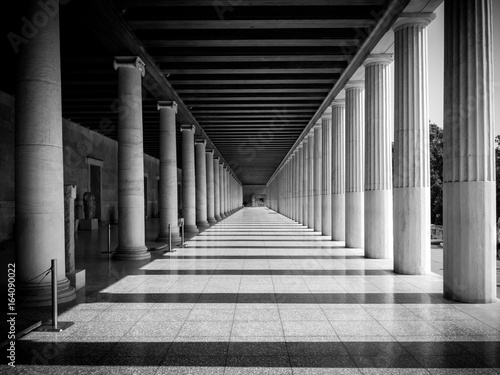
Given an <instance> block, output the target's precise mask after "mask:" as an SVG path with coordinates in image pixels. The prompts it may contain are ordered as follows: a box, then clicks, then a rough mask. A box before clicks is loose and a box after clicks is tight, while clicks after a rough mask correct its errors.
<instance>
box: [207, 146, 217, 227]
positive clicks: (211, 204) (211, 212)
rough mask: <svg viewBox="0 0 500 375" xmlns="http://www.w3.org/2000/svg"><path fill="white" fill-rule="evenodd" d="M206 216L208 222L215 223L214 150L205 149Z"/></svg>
mask: <svg viewBox="0 0 500 375" xmlns="http://www.w3.org/2000/svg"><path fill="white" fill-rule="evenodd" d="M205 152H206V155H205V156H206V164H207V167H206V169H207V216H208V222H209V223H210V224H215V223H217V220H215V181H214V150H210V149H207V150H205Z"/></svg>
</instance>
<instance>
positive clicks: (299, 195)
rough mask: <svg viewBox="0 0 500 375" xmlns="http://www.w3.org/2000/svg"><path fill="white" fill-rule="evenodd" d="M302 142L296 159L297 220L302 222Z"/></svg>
mask: <svg viewBox="0 0 500 375" xmlns="http://www.w3.org/2000/svg"><path fill="white" fill-rule="evenodd" d="M303 177H304V143H301V144H300V145H299V151H298V159H297V222H299V223H300V224H304V183H303Z"/></svg>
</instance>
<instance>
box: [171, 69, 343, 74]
mask: <svg viewBox="0 0 500 375" xmlns="http://www.w3.org/2000/svg"><path fill="white" fill-rule="evenodd" d="M343 70H344V69H342V68H290V69H286V68H276V69H273V68H255V69H253V68H249V69H242V68H230V69H227V68H222V69H213V68H210V69H190V68H171V69H169V68H162V70H161V71H162V73H164V74H166V75H170V74H223V75H227V74H254V75H256V74H336V73H342V72H343Z"/></svg>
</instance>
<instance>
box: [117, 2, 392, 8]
mask: <svg viewBox="0 0 500 375" xmlns="http://www.w3.org/2000/svg"><path fill="white" fill-rule="evenodd" d="M114 4H115V5H116V6H117V7H118V6H119V7H142V6H144V7H193V6H202V7H214V6H217V5H218V3H217V2H214V0H115V1H114ZM384 4H385V0H307V3H304V0H237V1H233V2H221V4H220V6H223V5H226V6H232V7H233V8H235V7H247V6H251V7H256V6H258V7H263V6H273V7H276V6H301V7H303V6H305V5H307V6H308V7H310V6H352V5H364V6H379V5H384Z"/></svg>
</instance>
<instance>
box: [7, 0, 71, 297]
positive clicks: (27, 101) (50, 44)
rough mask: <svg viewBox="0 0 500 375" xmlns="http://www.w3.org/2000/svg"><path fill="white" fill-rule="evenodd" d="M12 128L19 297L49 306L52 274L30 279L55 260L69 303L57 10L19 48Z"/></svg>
mask: <svg viewBox="0 0 500 375" xmlns="http://www.w3.org/2000/svg"><path fill="white" fill-rule="evenodd" d="M56 7H57V4H56ZM37 9H38V4H37V2H35V1H34V0H31V1H27V7H26V12H27V13H26V15H27V16H31V17H29V18H30V19H32V17H33V15H34V14H36V13H35V12H36V11H37ZM15 131H16V135H15V171H16V173H15V188H16V203H15V215H16V231H15V232H16V233H15V239H16V241H15V247H16V262H17V264H16V266H17V267H16V281H17V283H18V284H17V290H18V293H20V294H22V295H23V296H24V295H31V297H30V299H29V300H28V301H27V305H40V306H43V305H50V303H51V288H50V286H51V283H50V277H46V278H45V279H44V280H43V281H42V282H40V280H41V278H38V279H35V280H32V281H30V280H31V279H33V278H34V277H35V276H37V275H39V274H41V273H43V272H44V271H45V270H47V269H48V268H49V267H50V260H51V259H57V261H58V265H59V267H58V268H57V271H58V272H57V283H58V290H59V295H58V298H59V302H66V301H70V300H73V299H74V298H75V290H74V288H72V287H71V286H70V283H69V280H68V279H67V278H66V275H65V267H64V264H65V254H64V252H65V250H64V248H65V246H64V190H63V189H64V175H63V141H62V113H61V65H60V53H59V13H58V12H56V15H55V16H54V17H51V18H50V19H49V20H48V22H47V25H45V26H44V27H42V28H40V29H39V31H38V34H37V35H36V38H33V39H32V40H30V41H29V43H27V44H26V45H22V46H21V47H20V53H19V55H18V61H17V82H16V130H15ZM4 267H6V268H7V265H4ZM39 282H40V284H38V283H39ZM19 297H21V296H19ZM19 299H20V300H21V298H19Z"/></svg>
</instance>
